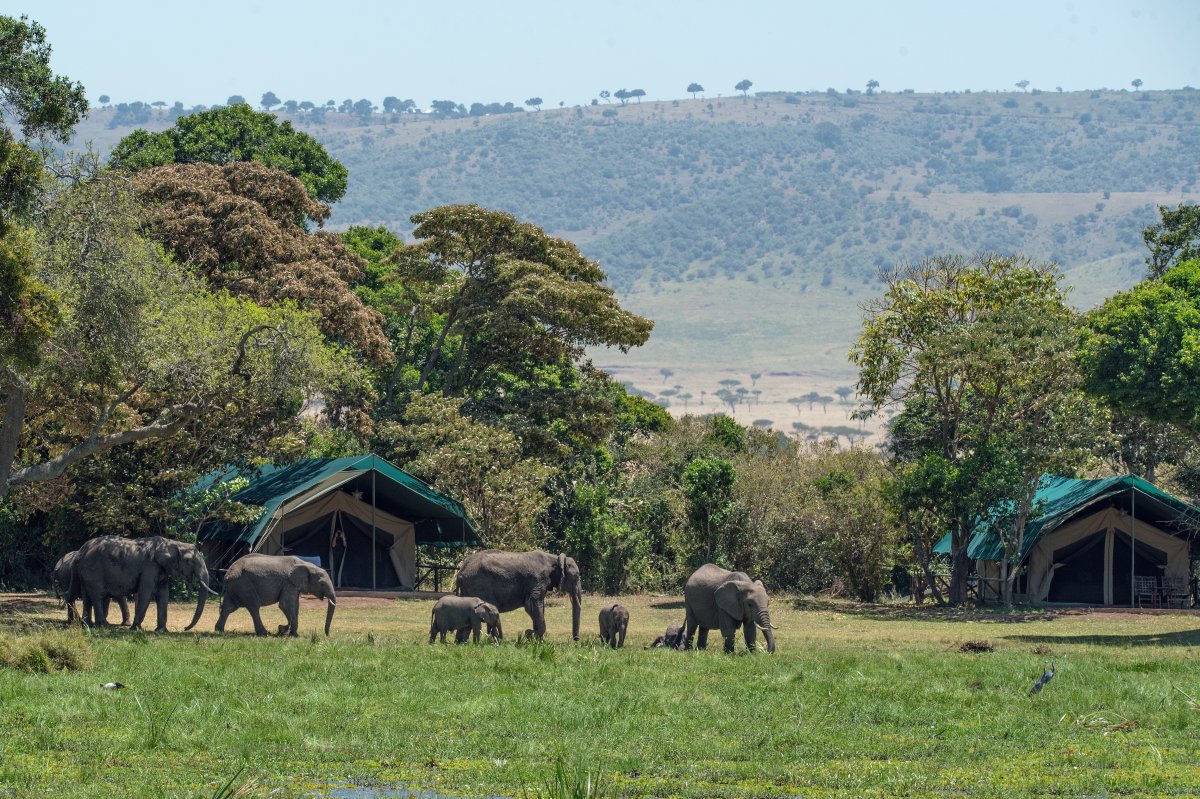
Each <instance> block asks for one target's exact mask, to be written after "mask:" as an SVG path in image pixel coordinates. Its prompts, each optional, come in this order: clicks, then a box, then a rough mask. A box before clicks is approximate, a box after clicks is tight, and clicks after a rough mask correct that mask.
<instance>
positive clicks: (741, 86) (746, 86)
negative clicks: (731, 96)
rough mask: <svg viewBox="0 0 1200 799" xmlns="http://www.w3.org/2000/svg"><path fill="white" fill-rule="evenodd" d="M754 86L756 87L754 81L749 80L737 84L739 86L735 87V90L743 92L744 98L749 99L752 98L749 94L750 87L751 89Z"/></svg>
mask: <svg viewBox="0 0 1200 799" xmlns="http://www.w3.org/2000/svg"><path fill="white" fill-rule="evenodd" d="M753 85H754V83H753V82H752V81H750V80H749V79H745V80H739V81H738V82H737V85H736V86H734V87H733V88H735V89H737V90H738V91H739V92H741V93H742V97H749V96H750V94H749V93H750V87H751V86H753Z"/></svg>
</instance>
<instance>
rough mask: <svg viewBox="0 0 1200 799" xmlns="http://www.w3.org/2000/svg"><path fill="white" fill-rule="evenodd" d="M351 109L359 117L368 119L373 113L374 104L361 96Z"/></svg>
mask: <svg viewBox="0 0 1200 799" xmlns="http://www.w3.org/2000/svg"><path fill="white" fill-rule="evenodd" d="M352 111H353V112H354V115H355V116H357V117H359V118H360V119H370V118H371V115H372V114H374V113H375V106H374V104H372V103H371V101H370V100H368V99H366V98H363V99H362V100H359V101H358V102H356V103H355V104H354V108H353V109H352Z"/></svg>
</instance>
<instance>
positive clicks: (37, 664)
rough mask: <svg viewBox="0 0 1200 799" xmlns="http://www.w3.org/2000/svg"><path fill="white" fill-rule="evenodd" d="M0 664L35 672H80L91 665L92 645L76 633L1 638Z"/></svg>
mask: <svg viewBox="0 0 1200 799" xmlns="http://www.w3.org/2000/svg"><path fill="white" fill-rule="evenodd" d="M0 666H5V667H8V668H13V669H21V670H22V671H28V672H31V673H34V674H49V673H51V672H56V671H79V670H81V669H89V668H91V666H92V648H91V646H90V645H89V644H88V641H87V639H86V638H84V637H83V636H82V635H80V634H78V633H63V634H58V635H39V636H37V637H17V638H8V637H0Z"/></svg>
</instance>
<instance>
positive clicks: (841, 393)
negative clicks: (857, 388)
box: [833, 386, 854, 405]
mask: <svg viewBox="0 0 1200 799" xmlns="http://www.w3.org/2000/svg"><path fill="white" fill-rule="evenodd" d="M833 393H834V394H837V395H838V397H839V398H840V399H841V400H842V404H843V405H844V404H846V403H847V402H849V401H850V395H851V394H853V393H854V389H852V388H850V386H838V387H837V388H836V389H834V390H833Z"/></svg>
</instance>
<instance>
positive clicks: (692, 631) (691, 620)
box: [675, 608, 700, 649]
mask: <svg viewBox="0 0 1200 799" xmlns="http://www.w3.org/2000/svg"><path fill="white" fill-rule="evenodd" d="M699 626H700V625H699V624H698V623H697V622H696V617H695V615H694V614H693V613H692V609H691V608H688V609H687V610H686V611H685V613H684V618H683V629H682V630H680V631H679V643H678V645H677V646H676V647H675V648H676V649H691V648H692V639H693V638H694V636H695V635H696V629H697V628H698V627H699Z"/></svg>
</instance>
